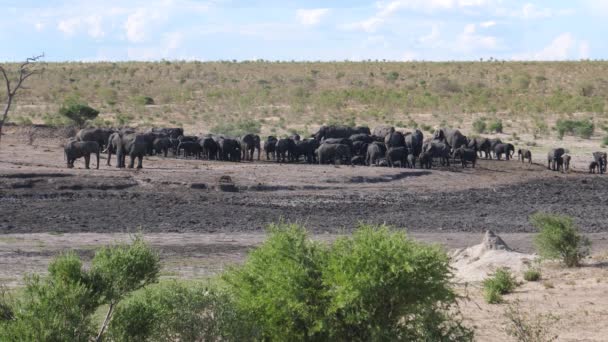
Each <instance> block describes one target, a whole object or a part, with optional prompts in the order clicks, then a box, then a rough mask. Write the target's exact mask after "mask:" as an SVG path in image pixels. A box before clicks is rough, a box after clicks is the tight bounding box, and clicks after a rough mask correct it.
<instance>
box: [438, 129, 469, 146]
mask: <svg viewBox="0 0 608 342" xmlns="http://www.w3.org/2000/svg"><path fill="white" fill-rule="evenodd" d="M433 138H434V139H435V140H439V141H443V142H445V143H447V144H448V145H450V147H451V148H452V150H455V149H457V148H460V147H462V146H465V147H466V146H467V143H468V141H467V137H466V136H464V134H462V133H461V132H460V131H459V130H458V129H452V128H440V129H438V130H437V131H435V133H434V134H433Z"/></svg>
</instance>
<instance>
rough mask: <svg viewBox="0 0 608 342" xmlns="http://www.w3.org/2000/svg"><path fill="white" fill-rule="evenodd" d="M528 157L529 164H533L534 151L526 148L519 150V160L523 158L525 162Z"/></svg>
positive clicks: (522, 160)
mask: <svg viewBox="0 0 608 342" xmlns="http://www.w3.org/2000/svg"><path fill="white" fill-rule="evenodd" d="M526 159H527V160H528V164H532V152H530V150H526V149H519V150H517V160H521V162H522V163H523V162H524V161H525V160H526Z"/></svg>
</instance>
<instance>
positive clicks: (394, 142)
mask: <svg viewBox="0 0 608 342" xmlns="http://www.w3.org/2000/svg"><path fill="white" fill-rule="evenodd" d="M384 144H385V145H386V148H388V149H391V148H393V147H405V137H404V136H403V133H401V132H393V133H391V134H389V135H387V136H386V137H385V138H384Z"/></svg>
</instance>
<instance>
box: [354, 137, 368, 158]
mask: <svg viewBox="0 0 608 342" xmlns="http://www.w3.org/2000/svg"><path fill="white" fill-rule="evenodd" d="M367 146H369V143H366V142H363V141H353V147H352V153H353V155H355V156H365V154H366V153H367Z"/></svg>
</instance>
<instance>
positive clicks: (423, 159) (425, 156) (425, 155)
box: [418, 151, 433, 169]
mask: <svg viewBox="0 0 608 342" xmlns="http://www.w3.org/2000/svg"><path fill="white" fill-rule="evenodd" d="M418 159H419V160H420V168H421V169H430V168H431V167H432V166H433V154H432V153H430V152H428V151H427V152H422V153H421V154H420V157H419V158H418Z"/></svg>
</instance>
